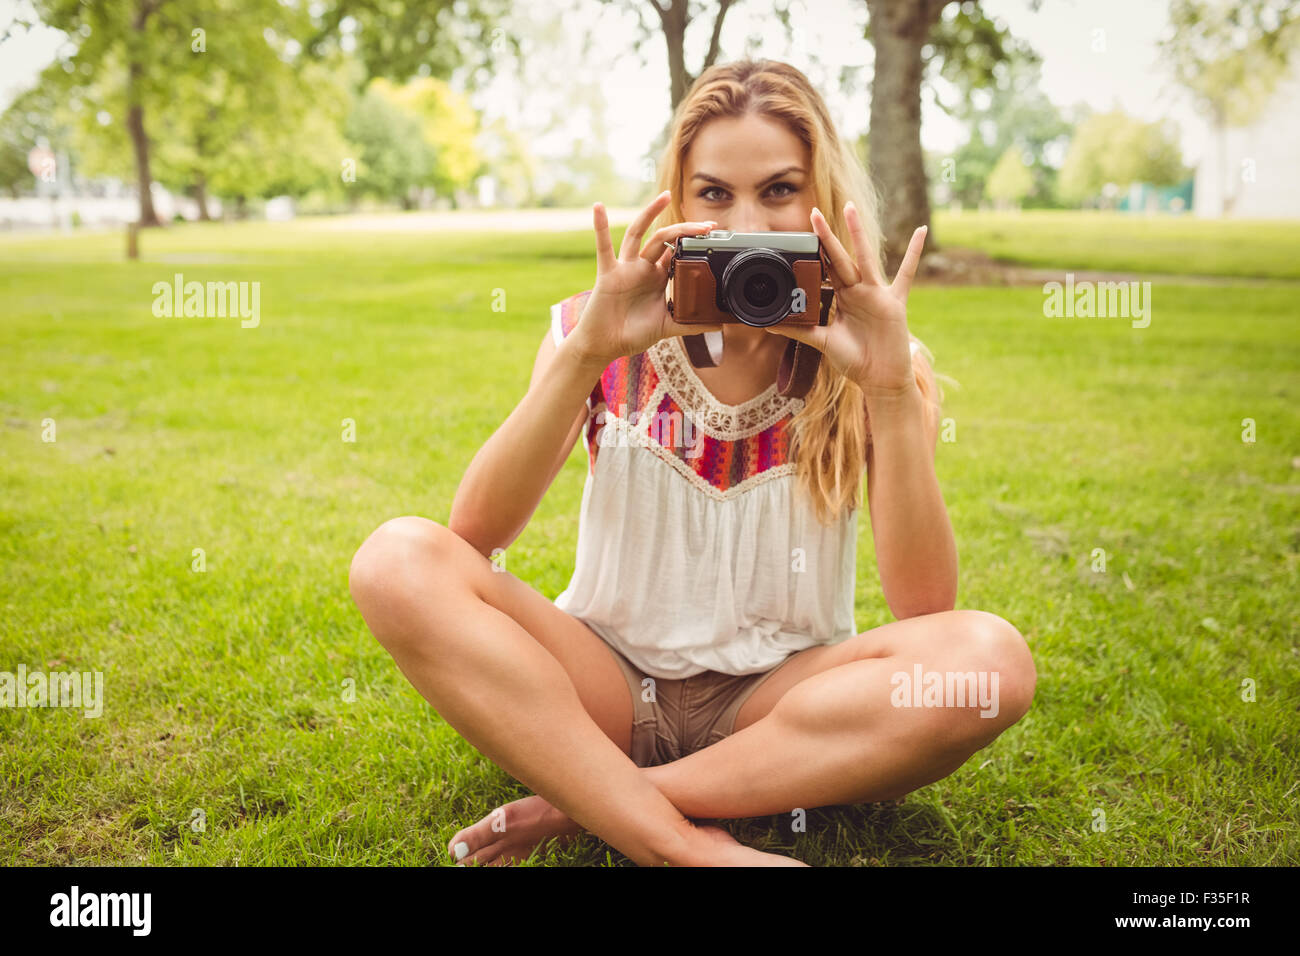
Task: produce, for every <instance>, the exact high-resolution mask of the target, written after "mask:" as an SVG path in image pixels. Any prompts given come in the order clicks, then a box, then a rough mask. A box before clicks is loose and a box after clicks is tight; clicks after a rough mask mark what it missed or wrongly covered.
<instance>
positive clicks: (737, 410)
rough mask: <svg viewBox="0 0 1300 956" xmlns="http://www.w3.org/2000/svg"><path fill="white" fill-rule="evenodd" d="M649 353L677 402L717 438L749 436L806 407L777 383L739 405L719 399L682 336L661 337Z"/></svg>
mask: <svg viewBox="0 0 1300 956" xmlns="http://www.w3.org/2000/svg"><path fill="white" fill-rule="evenodd" d="M647 354H648V355H649V356H650V360H651V362H653V363H654V367H655V371H656V372H658V374H659V378H660V379H661V380H662V381H663V382H666V383H667V385H668V387H669V390H670V391H671V392H672V395H673V398H674V399H676V401H677V404H679V405H680V406H681V407H682V410H683V411H687V412H690V415H691V419H692V420H693V421H694V422H695V424H696V426H697V427H699V428H700V430H701V431H703V432H704V433H705V434H707V435H711V436H712V437H714V438H718V439H721V440H723V441H738V440H740V439H742V438H748V437H749V436H751V435H756V434H758V433H759V432H761V431H766V430H767V429H768V428H771V427H772V426H773V425H775V424H776V423H777V422H778V421H780V420H781V419H782V418H784V417H785V416H786V415H788V414H794V413H796V412H798V411H799V410H800V409H801V408H803V404H804V403H803V399H801V398H785V397H783V396H781V395H778V394H777V392H776V383H775V382H773V383H772V384H771V385H769V386H768V387H767V389H766V390H764V391H763V392H762V393H761V394H759V395H756V396H754V397H753V398H751V399H750V400H749V401H747V402H742V403H741V404H739V405H726V404H724V403H722V402H720V401H718V400H717V399H716V398H714V397H713V394H712V393H711V392H710V391H709V390H708V389H707V388H705V386H704V383H703V382H702V381H700V377H699V376H698V375H696V374H695V369H694V367H693V366H692V365H691V360H690V357H689V356H688V355H687V354H686V346H685V345H683V344H682V338H681V336H680V335H674V336H671V337H670V338H666V339H660V340H659V341H658V342H656V343H655V344H654V345H652V346H651V347H650V348H649V349H648V350H647Z"/></svg>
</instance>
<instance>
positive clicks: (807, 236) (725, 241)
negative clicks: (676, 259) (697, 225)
mask: <svg viewBox="0 0 1300 956" xmlns="http://www.w3.org/2000/svg"><path fill="white" fill-rule="evenodd" d="M679 241H680V242H681V244H682V252H712V251H713V250H715V249H716V250H720V251H722V250H731V249H750V248H753V247H755V246H761V247H763V248H765V249H778V250H780V251H782V252H803V253H811V254H813V255H816V254H817V253H818V252H819V251H820V249H821V240H820V239H818V238H817V233H815V232H732V231H731V230H730V229H714V230H711V231H710V232H708V233H707V234H706V235H703V236H682V237H681V239H680V240H679Z"/></svg>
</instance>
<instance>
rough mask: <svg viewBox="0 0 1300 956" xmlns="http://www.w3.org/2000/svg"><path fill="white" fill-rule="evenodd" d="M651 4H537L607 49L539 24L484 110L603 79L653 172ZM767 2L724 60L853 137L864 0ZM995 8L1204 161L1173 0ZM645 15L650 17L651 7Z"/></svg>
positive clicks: (657, 96) (727, 38)
mask: <svg viewBox="0 0 1300 956" xmlns="http://www.w3.org/2000/svg"><path fill="white" fill-rule="evenodd" d="M13 2H14V0H0V6H3V7H6V8H7V10H6V11H5V13H4V14H0V22H2V21H6V20H7V19H8V16H7V13H8V11H9V10H12V9H13V8H14V7H13ZM646 2H648V0H625V2H624V3H623V4H622V5H618V4H614V5H605V4H599V3H596V2H595V0H537V2H535V3H532V4H528V5H527V8H531V11H532V12H531V13H530V14H529V15H530V16H532V17H534V18H536V22H538V23H543V22H546V21H550V22H551V23H555V22H556V21H557V20H558V22H559V23H560V24H561V25H566V24H570V23H573V22H575V21H580V22H582V23H584V24H599V28H598V33H597V37H598V41H599V42H598V45H597V49H596V50H594V51H593V52H592V53H589V54H586V55H584V54H583V52H582V51H581V49H580V48H579V39H580V38H579V36H578V33H579V31H577V30H572V29H561V30H560V31H557V32H555V33H550V34H548V35H547V36H546V38H545V40H544V41H543V40H542V39H541V36H540V33H535V32H534V31H532V30H529V31H528V36H530V37H533V38H534V44H535V45H536V46H537V47H538V50H537V58H535V59H534V60H533V63H534V64H536V65H535V66H534V67H532V68H530V76H529V77H523V78H521V77H514V76H506V75H502V76H499V77H498V78H497V80H496V81H494V83H493V85H492V87H490V88H489V89H488V90H487V91H485V92H484V93H483V94H480V95H479V96H478V97H476V99H475V105H476V106H477V107H479V108H480V109H482V110H484V111H485V113H486V114H488V116H489V117H491V116H496V115H501V116H505V117H507V118H508V119H511V118H514V117H518V118H519V121H518V124H517V125H521V126H526V125H527V124H528V119H527V118H528V117H536V116H538V115H541V113H540V111H541V110H544V109H545V107H544V106H543V104H547V103H549V104H550V109H552V110H555V111H557V112H562V111H563V110H564V109H565V107H566V105H567V102H566V87H567V88H568V91H569V92H571V91H572V85H573V84H577V85H579V86H581V85H584V84H585V85H591V86H598V87H599V88H600V89H601V90H602V91H603V92H604V94H605V99H606V102H607V104H608V108H607V111H606V122H607V124H608V149H609V151H610V154H611V155H612V156H613V157H614V160H615V162H616V164H617V167H618V169H619V170H620V172H622V173H623V174H624V175H628V176H638V175H641V176H642V178H645V176H644V173H645V160H644V156H645V153H646V150H647V147H648V146H649V144H650V142H651V141H652V140H653V139H654V137H655V136H656V135H657V133H658V132H659V130H660V128H661V127H662V125H663V123H664V121H665V120H666V118H667V109H668V91H667V57H666V55H665V52H664V43H663V40H662V38H661V37H660V36H658V35H655V36H652V37H651V39H650V40H649V41H648V42H647V43H646V44H645V46H644V47H643V49H642V52H641V55H640V57H644V58H645V59H646V60H647V63H646V65H644V66H643V65H642V64H641V62H640V57H639V56H637V55H636V54H633V53H631V52H629V51H630V50H631V49H632V38H633V36H634V23H635V20H634V15H633V13H632V12H631V11H632V9H633V8H634V7H635V6H637V5H643V4H645V3H646ZM769 4H770V0H743V2H741V3H739V4H738V5H737V6H736V7H733V8H732V10H731V11H730V12H729V14H728V16H727V20H726V24H725V26H724V29H723V36H722V41H723V46H722V48H723V51H724V54H725V56H726V58H735V57H739V56H742V55H746V54H750V55H756V56H767V57H771V58H774V59H785V60H788V61H790V62H791V63H793V64H794V65H795V66H797V67H799V68H800V69H801V70H803V71H804V72H805V73H806V74H808V76H809V79H811V80H812V81H813V83H814V85H816V86H817V88H818V89H820V90H822V92H823V95H825V96H826V98H827V101H828V103H829V104H830V107H831V111H832V115H833V116H834V118H835V120H836V122H837V123H838V124H839V128H840V131H841V133H842V134H844V135H846V136H856V135H857V134H858V133H860V132H861V131H862V130H864V129H865V127H866V125H867V119H868V109H869V100H868V98H867V94H866V82H867V80H868V78H869V68H866V67H867V64H869V63H870V62H871V56H872V54H871V49H870V46H869V45H868V44H867V42H866V41H865V40H863V39H862V28H863V25H864V23H865V21H866V4H865V2H863V0H803V2H799V0H794V2H793V3H792V8H791V20H792V24H793V27H794V29H793V30H792V31H791V32H790V33H789V34H788V35H787V33H786V31H784V30H783V29H782V28H781V27H780V24H779V22H778V21H776V20H775V19H774V18H773V17H772V16H771V14H770V12H767V13H766V15H764V12H765V11H770V5H769ZM983 9H984V10H985V12H986V14H987V15H990V16H994V17H1001V18H1002V19H1003V21H1004V22H1005V23H1006V24H1007V25H1008V26H1009V27H1010V29H1011V31H1012V33H1013V34H1015V35H1016V36H1018V37H1020V38H1022V39H1024V40H1026V41H1028V42H1029V44H1030V45H1031V46H1032V47H1034V49H1036V50H1037V51H1038V52H1039V54H1040V55H1041V56H1042V58H1043V74H1042V84H1043V90H1044V92H1045V93H1046V94H1047V96H1048V98H1049V99H1051V100H1052V101H1053V102H1054V103H1056V104H1057V105H1059V106H1063V107H1064V106H1068V105H1070V104H1073V103H1075V102H1079V101H1083V102H1086V103H1088V104H1089V105H1090V106H1092V107H1093V108H1095V109H1099V110H1106V109H1111V108H1112V107H1114V106H1116V105H1118V106H1120V107H1121V108H1122V109H1124V110H1125V111H1126V112H1128V113H1131V114H1132V115H1134V116H1138V117H1140V118H1142V119H1146V120H1154V119H1160V118H1169V119H1172V120H1174V121H1175V122H1177V123H1178V124H1179V127H1180V131H1181V136H1182V145H1183V152H1184V159H1185V160H1186V161H1187V162H1189V163H1192V164H1194V163H1195V162H1196V160H1197V159H1198V158H1199V156H1200V154H1201V152H1202V150H1203V149H1204V144H1205V142H1206V139H1207V134H1206V131H1205V127H1204V125H1203V124H1202V123H1201V122H1200V121H1199V120H1198V119H1197V117H1196V116H1195V114H1194V113H1193V112H1192V111H1191V109H1190V107H1189V106H1188V105H1187V104H1186V100H1185V99H1183V98H1182V97H1181V96H1179V95H1178V94H1176V93H1175V92H1174V91H1173V88H1172V86H1171V84H1170V83H1169V81H1168V79H1167V77H1166V75H1165V74H1164V73H1163V72H1162V71H1161V70H1160V69H1159V68H1158V67H1157V65H1156V55H1157V54H1156V40H1157V39H1158V37H1159V36H1160V35H1161V33H1162V32H1163V31H1164V30H1165V29H1166V24H1167V0H1044V2H1043V4H1042V8H1041V10H1039V11H1038V12H1037V13H1035V12H1034V11H1033V10H1032V9H1031V8H1030V6H1029V4H1028V2H1027V0H984V3H983ZM810 11H812V12H810ZM646 15H647V17H648V16H650V14H649V12H648V11H647V13H646ZM710 26H711V24H706V23H705V22H703V21H701V22H697V23H695V24H693V25H692V27H691V28H690V29H689V30H688V32H687V62H688V64H689V65H690V66H691V67H692V68H698V64H699V63H700V62H701V61H702V60H703V57H704V53H705V50H706V47H707V44H708V35H707V32H706V31H707V30H708V29H710ZM1096 31H1102V32H1101V33H1097V32H1096ZM750 33H757V34H759V35H761V36H762V37H763V43H762V44H761V45H760V46H759V47H758V48H757V49H748V50H747V49H745V48H744V42H745V37H746V36H747V35H749V34H750ZM62 39H63V36H62V34H61V33H59V32H58V31H54V30H49V29H47V28H44V27H39V28H37V29H36V30H34V31H30V32H28V33H27V34H26V35H24V36H23V37H20V38H16V39H11V40H10V42H8V43H6V44H5V45H4V46H3V47H2V48H0V105H3V104H7V103H8V102H9V101H10V100H11V99H12V98H13V97H14V96H15V95H16V94H17V93H18V92H20V91H21V90H22V89H23V88H24V87H25V86H27V85H28V84H30V83H31V82H32V80H33V79H34V78H35V76H36V74H37V73H38V72H39V71H40V70H41V69H42V68H43V67H44V66H45V65H46V64H48V63H49V62H50V61H51V60H52V59H53V57H54V55H55V53H56V51H57V49H58V47H59V45H60V43H61V42H62ZM1094 45H1098V46H1100V48H1101V49H1100V51H1094ZM845 65H859V66H862V67H864V69H863V70H862V71H861V74H860V76H861V78H862V82H861V84H860V89H859V90H858V91H857V92H856V93H855V94H854V95H851V96H846V95H844V94H842V93H841V92H840V90H839V88H838V82H837V77H838V74H839V71H840V69H841V67H843V66H845ZM533 70H538V71H540V73H539V75H533ZM539 76H540V78H539ZM589 122H590V121H589V119H588V118H587V117H586V116H584V115H581V114H575V115H574V116H573V117H572V119H571V122H570V123H569V128H568V129H567V130H566V131H562V132H558V133H556V134H554V135H552V136H550V137H540V138H535V139H533V140H532V141H531V142H530V145H531V147H532V148H533V149H534V150H535V151H537V152H538V153H540V154H542V155H546V154H549V153H552V152H554V153H557V154H563V153H566V152H567V151H568V148H569V144H570V143H571V142H572V139H573V137H574V136H580V135H583V133H584V131H585V130H588V129H589V128H590V127H589ZM588 135H589V134H588ZM921 138H922V143H923V145H924V146H925V148H926V149H927V150H933V151H936V152H941V153H945V152H949V151H951V150H952V149H954V148H955V147H956V146H958V145H959V144H960V143H961V142H962V141H964V139H965V131H964V129H962V127H961V126H960V124H958V123H956V122H954V121H952V120H950V119H949V118H948V117H947V116H946V115H945V114H944V113H943V112H942V111H941V110H939V109H937V108H936V107H934V106H933V105H931V104H929V103H928V102H926V103H925V107H924V111H923V116H922V130H921Z"/></svg>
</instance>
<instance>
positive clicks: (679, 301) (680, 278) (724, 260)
mask: <svg viewBox="0 0 1300 956" xmlns="http://www.w3.org/2000/svg"><path fill="white" fill-rule="evenodd" d="M824 276H825V265H824V263H823V260H822V253H821V240H820V239H818V238H817V234H816V233H812V232H732V231H731V230H729V229H714V230H712V231H711V232H709V233H708V234H706V235H702V236H682V237H680V238H679V239H678V240H677V244H676V247H675V249H674V252H673V259H672V264H671V266H670V267H669V273H668V278H669V281H670V282H671V284H672V292H671V295H670V299H669V309H670V311H671V312H672V316H673V319H674V320H676V321H677V322H680V323H682V324H683V325H720V324H723V323H726V322H743V323H744V324H745V325H750V326H754V327H755V328H766V327H768V326H771V325H776V324H777V323H780V322H785V323H788V324H791V325H825V324H826V310H825V309H822V308H820V305H821V302H822V284H823V278H824Z"/></svg>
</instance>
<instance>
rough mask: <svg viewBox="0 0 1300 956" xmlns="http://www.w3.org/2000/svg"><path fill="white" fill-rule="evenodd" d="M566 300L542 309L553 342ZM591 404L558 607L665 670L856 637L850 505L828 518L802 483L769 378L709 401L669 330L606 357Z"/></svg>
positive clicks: (751, 662)
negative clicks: (753, 391) (578, 505)
mask: <svg viewBox="0 0 1300 956" xmlns="http://www.w3.org/2000/svg"><path fill="white" fill-rule="evenodd" d="M574 298H577V297H574ZM571 305H572V302H571V300H565V302H564V303H559V304H556V305H555V306H553V307H552V331H553V334H554V337H555V340H556V342H557V344H558V342H559V341H560V339H561V338H562V337H563V336H564V335H566V334H568V331H569V330H570V329H571V327H572V324H573V323H574V322H576V318H574V317H573V316H571V315H570V314H569V312H568V310H569V308H570V306H571ZM587 405H588V428H587V431H586V435H587V443H588V454H589V469H588V473H587V478H586V483H585V485H584V487H583V491H582V510H581V514H580V517H579V526H578V546H577V560H576V564H575V567H574V571H573V577H572V578H571V580H570V582H569V585H568V587H567V588H565V589H564V591H563V592H562V593H561V594H560V595H559V596H557V597H556V598H555V602H554V603H555V605H556V606H557V607H559V608H561V609H562V610H564V611H566V612H568V613H569V614H571V615H573V616H574V617H576V618H578V619H580V620H582V621H584V622H586V623H587V624H588V625H589V626H590V627H591V628H592V629H593V630H595V631H596V632H597V633H598V634H599V635H600V636H601V637H603V638H604V639H605V640H606V641H607V642H608V643H609V644H610V645H612V646H613V647H614V648H615V649H617V650H618V651H619V652H620V653H622V654H623V655H624V656H625V657H627V659H628V660H629V661H631V662H632V663H633V664H634V665H635V666H636V667H638V668H640V669H641V670H642V671H643V672H645V673H646V674H648V675H650V676H652V677H658V678H664V679H677V678H684V677H690V676H693V675H695V674H699V673H701V672H703V671H705V670H712V671H720V672H722V673H725V674H736V675H739V674H752V673H758V672H761V671H767V670H770V669H771V668H773V667H775V666H776V665H777V664H779V663H780V662H781V661H782V660H784V659H785V658H786V657H787V656H788V655H789V654H791V653H794V652H796V651H801V650H804V649H805V648H808V647H812V646H814V645H818V644H834V643H838V642H839V641H842V640H844V639H846V638H848V637H851V636H853V635H854V634H856V633H857V626H856V623H855V620H854V613H853V612H854V586H855V579H856V570H857V516H858V512H857V510H853V511H851V512H848V513H847V514H844V515H841V517H840V518H839V519H838V520H837V522H836V523H835V524H834V525H832V526H830V527H827V526H824V525H822V524H820V523H819V522H818V521H817V519H816V516H815V515H814V514H813V512H812V508H811V506H810V505H809V504H808V503H807V502H806V501H805V500H804V499H803V496H802V493H800V492H798V490H797V488H796V485H795V482H796V478H795V463H794V461H793V459H791V458H789V456H788V445H789V442H788V440H787V438H786V437H785V434H784V430H785V426H786V424H787V423H788V421H789V419H790V418H791V417H792V416H793V415H794V413H795V412H797V411H798V410H799V409H800V408H801V407H802V405H803V402H802V400H801V399H787V398H782V397H781V396H779V395H777V394H776V384H775V383H773V384H772V385H771V386H770V387H769V388H768V389H767V390H766V391H765V392H763V394H761V395H759V396H757V397H755V398H754V399H751V400H750V401H748V402H745V403H743V404H741V405H726V404H724V403H722V402H719V401H718V400H717V399H716V398H714V397H713V395H712V394H711V393H710V392H709V391H708V389H707V388H705V386H704V384H703V382H701V380H700V378H699V376H698V375H696V374H695V370H694V368H693V367H692V366H691V363H690V360H689V358H687V356H686V351H685V348H684V346H683V344H682V340H681V338H680V337H672V338H668V339H664V340H662V341H660V342H658V343H656V344H655V345H653V346H652V347H651V348H650V349H648V350H647V351H646V352H643V353H641V354H640V355H636V356H630V357H627V358H622V359H619V360H617V361H616V362H614V363H611V364H610V366H609V367H608V368H607V369H606V370H605V373H604V375H603V376H602V378H601V383H600V386H598V388H597V389H594V390H593V394H592V397H591V398H589V399H588V403H587ZM674 411H679V412H680V413H681V416H680V417H679V418H678V419H677V421H679V422H681V423H682V425H681V426H678V427H677V428H676V430H675V429H674V428H673V427H671V425H670V424H669V423H670V422H671V421H672V418H671V416H672V413H673V412H674ZM691 424H693V426H694V429H695V431H694V434H692V432H691V430H690V425H691ZM594 426H603V427H602V428H600V429H599V430H598V431H597V430H596V428H595V427H594ZM593 433H594V437H593Z"/></svg>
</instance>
